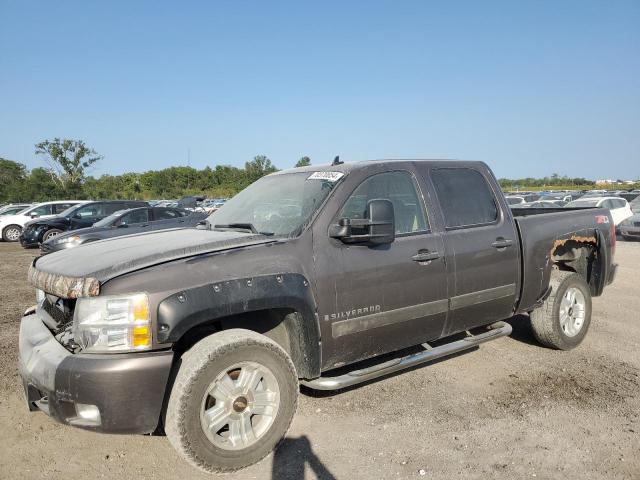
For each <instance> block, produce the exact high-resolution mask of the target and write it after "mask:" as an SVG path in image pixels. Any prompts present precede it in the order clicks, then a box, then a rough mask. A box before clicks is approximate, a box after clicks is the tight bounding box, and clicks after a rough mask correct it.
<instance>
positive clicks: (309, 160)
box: [295, 156, 311, 168]
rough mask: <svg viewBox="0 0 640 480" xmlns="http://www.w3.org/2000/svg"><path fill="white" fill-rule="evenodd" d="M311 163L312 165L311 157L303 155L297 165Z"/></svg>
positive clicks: (304, 165)
mask: <svg viewBox="0 0 640 480" xmlns="http://www.w3.org/2000/svg"><path fill="white" fill-rule="evenodd" d="M309 165H311V159H310V158H309V157H306V156H305V157H302V158H301V159H300V160H298V161H297V163H296V165H295V167H296V168H298V167H308V166H309Z"/></svg>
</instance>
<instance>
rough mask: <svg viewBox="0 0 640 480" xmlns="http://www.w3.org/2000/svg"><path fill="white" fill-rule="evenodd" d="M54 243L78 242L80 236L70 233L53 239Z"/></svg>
mask: <svg viewBox="0 0 640 480" xmlns="http://www.w3.org/2000/svg"><path fill="white" fill-rule="evenodd" d="M54 242H55V243H58V244H60V243H78V242H80V237H79V236H78V235H71V236H70V237H64V238H59V239H56V240H55V241H54Z"/></svg>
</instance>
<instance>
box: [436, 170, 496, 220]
mask: <svg viewBox="0 0 640 480" xmlns="http://www.w3.org/2000/svg"><path fill="white" fill-rule="evenodd" d="M431 179H432V181H433V185H434V187H435V189H436V194H437V195H438V201H439V202H440V207H441V208H442V212H443V213H444V220H445V225H446V227H447V228H461V227H472V226H478V225H486V224H488V223H493V222H495V221H496V220H497V219H498V207H497V205H496V201H495V199H494V197H493V193H492V192H491V189H490V188H489V185H488V184H487V181H486V180H485V178H484V177H483V176H482V174H481V173H480V172H478V171H476V170H472V169H470V168H438V169H435V170H433V171H432V173H431Z"/></svg>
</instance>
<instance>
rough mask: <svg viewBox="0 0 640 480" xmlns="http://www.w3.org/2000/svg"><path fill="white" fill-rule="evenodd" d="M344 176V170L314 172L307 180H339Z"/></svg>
mask: <svg viewBox="0 0 640 480" xmlns="http://www.w3.org/2000/svg"><path fill="white" fill-rule="evenodd" d="M342 177H344V173H342V172H313V173H312V174H311V175H309V177H308V178H307V180H327V181H329V182H337V181H338V180H340V179H341V178H342Z"/></svg>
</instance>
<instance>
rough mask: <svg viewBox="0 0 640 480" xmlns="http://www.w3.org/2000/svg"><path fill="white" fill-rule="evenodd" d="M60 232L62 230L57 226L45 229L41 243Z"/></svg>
mask: <svg viewBox="0 0 640 480" xmlns="http://www.w3.org/2000/svg"><path fill="white" fill-rule="evenodd" d="M61 233H62V230H59V229H57V228H52V229H51V230H47V231H46V232H45V233H44V235H43V236H42V243H44V242H46V241H47V240H49V239H50V238H53V237H56V236H58V235H60V234H61Z"/></svg>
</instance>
